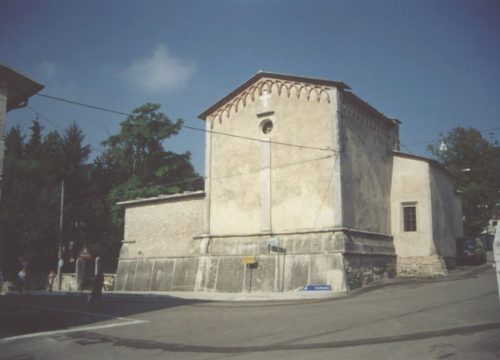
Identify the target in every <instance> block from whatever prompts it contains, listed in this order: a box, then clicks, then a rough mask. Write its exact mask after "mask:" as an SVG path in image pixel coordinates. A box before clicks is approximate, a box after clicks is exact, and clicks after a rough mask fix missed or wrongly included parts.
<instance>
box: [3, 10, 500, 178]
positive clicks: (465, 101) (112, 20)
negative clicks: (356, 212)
mask: <svg viewBox="0 0 500 360" xmlns="http://www.w3.org/2000/svg"><path fill="white" fill-rule="evenodd" d="M0 8H1V10H0V63H2V64H4V65H7V66H9V67H11V68H14V69H16V70H17V71H19V72H21V73H23V74H25V75H27V76H28V77H30V78H32V79H34V80H35V81H37V82H39V83H41V84H43V85H44V86H45V88H44V90H43V91H42V93H43V94H46V95H51V96H56V97H61V98H65V99H70V100H73V101H77V102H81V103H86V104H90V105H94V106H99V107H104V108H109V109H114V110H117V111H120V112H125V113H129V112H131V111H132V110H133V109H134V108H136V107H138V106H140V105H142V104H144V103H146V102H153V103H159V104H161V105H162V107H161V111H163V112H164V113H166V114H167V115H168V116H169V118H171V119H172V120H175V119H178V118H181V119H183V120H184V121H185V124H186V125H188V126H192V127H198V128H204V125H205V124H204V122H203V121H201V120H199V119H198V118H197V116H198V115H199V114H201V113H202V112H203V111H204V110H206V109H207V108H209V107H210V106H211V105H213V104H214V103H215V102H217V101H218V100H220V99H221V98H222V97H224V96H225V95H226V94H227V93H229V92H230V91H232V90H234V89H235V88H236V87H238V86H239V85H241V84H242V83H243V82H245V81H246V80H248V79H249V78H250V77H252V76H253V75H254V74H255V73H257V72H258V71H259V70H264V71H269V72H277V73H283V74H290V75H298V76H306V77H315V78H322V79H328V80H336V81H342V82H344V83H346V84H348V85H349V86H350V87H351V89H352V90H351V91H352V92H354V93H355V94H356V95H358V96H359V97H361V98H362V99H364V100H365V101H367V102H369V103H370V104H371V105H372V106H374V107H375V108H377V109H378V110H379V111H381V112H383V113H384V114H386V115H387V116H389V117H391V118H397V119H399V120H401V122H402V124H401V127H400V136H401V143H402V144H403V147H402V150H403V151H405V152H411V153H414V154H416V155H421V156H430V154H429V153H428V152H427V150H426V148H427V145H428V143H436V142H437V140H438V138H439V134H441V133H444V134H445V133H447V132H448V131H450V130H452V129H453V128H455V127H458V126H462V127H474V128H476V129H478V130H484V133H483V136H484V137H486V138H488V139H496V140H498V139H500V115H499V114H500V91H499V87H500V1H499V0H476V1H468V0H463V1H462V0H454V1H450V0H441V1H427V0H419V1H412V0H405V1H401V0H378V1H375V0H371V1H368V0H349V1H348V0H345V1H343V0H342V1H341V0H330V1H326V0H301V1H297V0H211V1H208V0H198V1H194V0H178V1H168V0H166V1H159V0H158V1H148V0H144V1H139V0H86V1H83V0H59V1H49V0H30V1H27V0H3V1H2V3H1V6H0ZM37 113H38V114H39V115H38V119H39V121H40V122H41V124H42V126H43V127H44V129H45V131H46V132H48V131H52V130H58V131H63V130H64V129H66V128H67V127H68V126H69V125H70V124H71V123H73V122H76V123H77V124H78V125H79V126H80V128H81V129H82V130H83V132H84V134H85V141H86V143H88V144H90V145H91V146H92V149H93V153H92V156H94V157H95V156H97V155H99V154H100V153H101V152H102V150H103V147H102V145H101V142H102V141H103V140H105V139H107V138H108V137H109V136H110V135H113V134H116V133H117V132H118V131H119V125H120V122H122V121H123V120H125V117H124V116H120V115H116V114H111V113H105V112H101V111H96V110H92V109H89V108H84V107H79V106H75V105H70V104H67V103H63V102H59V101H55V100H52V99H49V98H45V97H41V96H37V95H35V96H34V97H32V98H31V99H30V100H29V107H28V108H24V109H18V110H13V111H10V112H9V113H8V114H7V128H10V127H12V126H15V125H20V126H21V128H22V129H23V130H24V131H25V133H26V134H29V127H30V126H31V123H32V121H33V120H34V119H35V118H36V116H37V115H36V114H37ZM490 129H494V130H490ZM164 145H165V147H166V148H167V149H168V150H171V151H175V152H185V151H190V152H191V153H192V161H193V164H194V166H195V168H196V169H197V171H198V172H199V173H200V174H203V173H204V134H203V132H198V131H194V130H190V129H183V130H182V131H181V133H180V134H179V135H177V136H175V137H172V138H170V139H168V140H166V142H165V144H164Z"/></svg>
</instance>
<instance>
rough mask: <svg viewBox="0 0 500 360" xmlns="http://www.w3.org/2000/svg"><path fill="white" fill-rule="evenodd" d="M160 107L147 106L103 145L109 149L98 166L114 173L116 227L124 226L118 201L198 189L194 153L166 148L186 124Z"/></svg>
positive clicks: (111, 196)
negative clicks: (160, 110) (160, 109)
mask: <svg viewBox="0 0 500 360" xmlns="http://www.w3.org/2000/svg"><path fill="white" fill-rule="evenodd" d="M159 108H160V105H159V104H150V103H148V104H145V105H142V106H140V107H138V108H136V109H135V110H134V111H133V115H131V116H129V117H128V118H127V119H126V120H125V121H124V122H122V123H121V124H120V127H121V128H120V132H119V133H118V134H117V135H113V136H111V137H110V138H109V139H108V140H106V141H104V142H103V145H104V146H106V150H105V152H104V154H103V155H102V156H100V157H99V158H98V159H97V160H96V162H95V164H94V166H98V167H99V168H100V169H101V171H104V172H109V173H113V174H114V176H112V177H113V178H114V179H115V181H114V183H113V184H111V189H110V194H109V197H108V199H109V202H110V206H111V211H112V219H113V222H114V224H115V225H116V226H119V227H122V225H123V209H122V208H121V207H119V206H116V203H117V202H118V201H124V200H130V199H135V198H138V197H151V196H157V195H160V194H174V193H178V192H181V191H186V190H194V189H195V188H197V186H199V185H198V183H197V182H196V180H197V179H198V178H199V176H198V174H197V173H196V172H195V171H194V168H193V166H192V165H191V162H190V160H191V154H190V153H189V152H186V153H184V154H176V153H173V152H171V151H167V150H165V148H164V144H165V140H166V139H168V138H169V137H171V136H173V135H176V134H178V133H179V131H180V129H181V127H182V124H183V121H182V120H181V119H178V120H176V121H175V122H172V121H171V120H170V119H169V118H168V117H167V116H166V115H165V114H164V113H162V112H159V111H158V110H159Z"/></svg>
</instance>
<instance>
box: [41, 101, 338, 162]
mask: <svg viewBox="0 0 500 360" xmlns="http://www.w3.org/2000/svg"><path fill="white" fill-rule="evenodd" d="M36 95H39V96H42V97H45V98H48V99H52V100H57V101H61V102H65V103H68V104H72V105H78V106H82V107H86V108H90V109H94V110H100V111H105V112H109V113H112V114H117V115H124V116H135V115H134V114H130V113H125V112H122V111H118V110H113V109H108V108H105V107H102V106H95V105H89V104H85V103H82V102H79V101H74V100H69V99H64V98H61V97H58V96H52V95H47V94H41V93H38V94H36ZM182 127H183V128H186V129H189V130H195V131H200V132H205V133H207V132H208V133H211V134H216V135H223V136H229V137H233V138H239V139H245V140H252V141H258V142H267V141H266V140H263V139H257V138H252V137H248V136H242V135H235V134H228V133H224V132H220V131H213V130H207V129H202V128H197V127H194V126H188V125H184V124H183V125H182ZM273 144H276V145H284V146H291V147H297V148H301V149H311V150H321V151H331V152H336V150H333V149H330V148H320V147H315V146H307V145H297V144H291V143H285V142H273Z"/></svg>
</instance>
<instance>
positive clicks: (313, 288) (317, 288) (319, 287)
mask: <svg viewBox="0 0 500 360" xmlns="http://www.w3.org/2000/svg"><path fill="white" fill-rule="evenodd" d="M330 290H332V287H331V285H326V284H324V285H306V286H304V291H330Z"/></svg>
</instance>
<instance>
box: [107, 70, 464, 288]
mask: <svg viewBox="0 0 500 360" xmlns="http://www.w3.org/2000/svg"><path fill="white" fill-rule="evenodd" d="M200 118H201V119H202V120H203V121H204V122H205V128H206V133H205V134H206V138H205V187H204V191H197V192H190V193H183V194H177V195H170V196H159V197H155V198H148V199H138V200H132V201H125V202H122V203H121V205H122V206H124V207H125V235H124V240H123V245H122V249H121V252H120V259H119V263H118V270H117V278H116V283H115V290H135V291H200V292H281V291H297V290H301V289H304V287H306V286H311V285H317V286H320V287H322V288H324V289H329V290H331V291H333V292H338V293H347V292H349V291H350V290H353V289H355V288H358V287H362V286H365V285H367V284H369V283H372V282H376V281H377V280H380V279H383V278H386V277H394V276H436V275H445V274H446V273H447V268H448V267H450V266H453V263H454V259H455V255H456V249H455V239H456V238H457V237H459V236H462V235H463V233H462V215H461V205H460V200H459V199H458V197H457V195H456V193H455V191H454V188H453V185H452V181H451V180H452V179H451V175H450V174H449V173H448V172H447V171H446V169H444V168H443V167H442V166H440V165H439V164H438V163H437V162H435V161H434V160H430V159H427V158H423V157H419V156H415V155H410V154H405V153H402V152H401V151H400V149H399V126H400V121H398V120H396V119H391V118H389V117H387V116H385V115H384V114H383V113H381V112H379V111H378V110H377V109H375V108H373V107H372V106H370V105H369V104H368V103H367V102H365V101H363V100H362V99H360V98H359V97H358V96H356V95H355V94H354V93H353V92H351V91H350V88H349V86H348V85H346V84H345V83H343V82H338V81H331V80H322V79H313V78H306V77H299V76H290V75H282V74H275V73H267V72H259V73H257V74H256V75H254V76H253V77H252V78H250V79H249V80H248V81H246V82H245V83H243V84H242V85H241V86H240V87H238V88H237V89H235V90H234V91H232V92H231V93H229V94H227V95H226V96H225V97H223V98H222V99H221V100H220V101H218V102H217V103H216V104H214V105H213V106H211V107H210V108H208V109H207V110H205V111H204V112H203V113H202V114H201V115H200Z"/></svg>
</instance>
